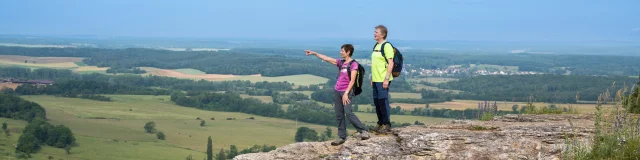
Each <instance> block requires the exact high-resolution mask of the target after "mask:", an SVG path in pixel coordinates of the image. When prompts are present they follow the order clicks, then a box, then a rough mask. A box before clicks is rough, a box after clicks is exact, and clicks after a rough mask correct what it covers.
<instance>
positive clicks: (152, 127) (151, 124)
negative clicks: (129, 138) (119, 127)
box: [144, 121, 156, 133]
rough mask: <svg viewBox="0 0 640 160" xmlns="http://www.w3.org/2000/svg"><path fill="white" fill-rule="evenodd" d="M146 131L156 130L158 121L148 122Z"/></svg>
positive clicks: (145, 125) (145, 126)
mask: <svg viewBox="0 0 640 160" xmlns="http://www.w3.org/2000/svg"><path fill="white" fill-rule="evenodd" d="M144 131H146V132H147V133H153V132H155V131H156V122H154V121H151V122H147V124H144Z"/></svg>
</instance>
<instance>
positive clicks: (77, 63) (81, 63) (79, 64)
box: [73, 62, 88, 67]
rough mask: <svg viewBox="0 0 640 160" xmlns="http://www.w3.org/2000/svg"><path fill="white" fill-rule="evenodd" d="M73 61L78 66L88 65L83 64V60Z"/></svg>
mask: <svg viewBox="0 0 640 160" xmlns="http://www.w3.org/2000/svg"><path fill="white" fill-rule="evenodd" d="M73 63H75V64H76V65H78V66H80V67H82V66H88V65H87V64H85V63H84V62H73Z"/></svg>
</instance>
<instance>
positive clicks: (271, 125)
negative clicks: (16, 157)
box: [16, 95, 336, 159]
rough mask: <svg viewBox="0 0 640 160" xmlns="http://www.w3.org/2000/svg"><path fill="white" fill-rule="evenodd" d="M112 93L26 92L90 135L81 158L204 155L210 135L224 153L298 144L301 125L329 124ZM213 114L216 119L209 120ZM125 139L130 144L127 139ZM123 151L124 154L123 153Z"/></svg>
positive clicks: (54, 118)
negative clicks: (161, 136) (95, 97)
mask: <svg viewBox="0 0 640 160" xmlns="http://www.w3.org/2000/svg"><path fill="white" fill-rule="evenodd" d="M108 96H109V97H111V98H112V99H113V100H114V102H99V101H92V100H83V99H73V98H59V97H54V96H24V97H23V98H25V99H27V100H29V101H33V102H36V103H39V104H41V105H42V106H43V107H44V108H45V109H46V110H47V118H49V119H50V123H52V124H64V125H66V126H68V127H70V128H71V129H72V131H73V132H74V134H75V135H76V136H79V137H85V139H82V138H78V139H79V140H78V143H79V144H80V146H79V147H76V148H74V149H73V150H76V151H84V152H82V153H80V154H79V155H77V156H78V157H81V158H79V159H113V156H106V155H102V154H100V152H104V153H105V154H107V153H111V154H110V155H118V156H122V157H119V158H116V159H140V158H142V157H143V156H144V158H145V159H148V154H156V155H158V157H157V158H152V159H184V157H186V156H187V155H188V154H189V153H194V155H202V154H203V153H204V152H205V149H206V139H207V137H208V136H212V138H213V148H214V151H218V150H220V148H221V147H225V148H228V147H229V145H231V144H234V145H236V146H238V148H239V149H244V148H247V147H250V146H252V145H254V144H259V145H262V144H269V145H276V146H282V145H285V144H290V143H293V142H294V141H293V137H294V135H295V131H296V129H297V126H298V127H299V126H308V127H311V128H313V129H315V130H317V131H319V132H320V131H322V130H324V128H325V126H321V125H312V124H306V123H301V122H298V123H296V122H295V121H291V120H283V119H277V118H268V117H261V116H256V115H250V114H243V113H231V112H211V111H203V110H198V109H192V108H186V107H181V106H176V105H174V104H172V102H171V101H169V97H168V96H133V95H108ZM129 109H132V111H129ZM196 117H200V118H202V119H204V120H205V121H206V122H207V125H206V126H205V127H200V126H199V124H200V121H199V120H196ZM211 117H214V118H215V120H213V121H212V120H209V118H211ZM249 117H255V120H249V119H247V118H249ZM102 118H106V119H102ZM226 118H236V120H224V119H226ZM148 121H155V122H156V126H157V129H158V130H159V131H163V132H164V133H165V134H166V135H167V140H166V141H158V140H156V138H155V136H154V135H151V134H147V133H144V130H143V129H142V126H144V124H145V123H146V122H148ZM335 131H336V130H335V128H334V132H335ZM109 139H111V140H118V141H119V142H118V143H110V144H109V145H111V146H102V145H99V146H94V145H95V144H96V142H105V143H106V142H108V141H109ZM125 141H128V142H127V143H125ZM16 142H17V141H16ZM133 143H138V146H132V144H133ZM98 144H101V143H98ZM127 148H130V151H131V152H134V151H136V150H137V152H144V154H137V155H134V154H129V153H126V152H123V149H125V150H127ZM62 152H64V151H63V150H60V152H53V151H52V152H49V151H48V150H43V151H41V153H42V154H53V153H62ZM72 152H73V151H72ZM119 152H123V153H122V154H119ZM156 152H163V153H156ZM172 152H173V153H172ZM113 153H118V154H113ZM83 154H85V155H83ZM170 154H171V155H172V156H170ZM72 155H74V154H72ZM101 157H103V158H101ZM107 157H111V158H107ZM200 158H202V156H196V159H200Z"/></svg>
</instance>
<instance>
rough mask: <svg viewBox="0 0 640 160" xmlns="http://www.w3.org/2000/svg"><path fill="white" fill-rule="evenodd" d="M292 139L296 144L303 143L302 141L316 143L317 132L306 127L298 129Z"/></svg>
mask: <svg viewBox="0 0 640 160" xmlns="http://www.w3.org/2000/svg"><path fill="white" fill-rule="evenodd" d="M294 139H295V140H296V142H302V141H304V139H307V140H310V141H317V140H318V132H316V130H313V129H311V128H308V127H300V128H298V130H297V131H296V136H295V138H294Z"/></svg>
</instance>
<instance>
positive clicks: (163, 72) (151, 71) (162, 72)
mask: <svg viewBox="0 0 640 160" xmlns="http://www.w3.org/2000/svg"><path fill="white" fill-rule="evenodd" d="M140 69H143V70H145V71H147V73H145V75H156V76H166V77H175V78H184V79H194V80H201V79H204V80H225V79H229V78H235V77H238V76H236V75H231V74H198V75H193V74H186V73H182V72H178V71H175V70H170V69H160V68H153V67H140ZM251 76H254V77H260V75H259V74H258V75H251Z"/></svg>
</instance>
